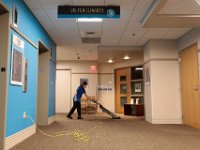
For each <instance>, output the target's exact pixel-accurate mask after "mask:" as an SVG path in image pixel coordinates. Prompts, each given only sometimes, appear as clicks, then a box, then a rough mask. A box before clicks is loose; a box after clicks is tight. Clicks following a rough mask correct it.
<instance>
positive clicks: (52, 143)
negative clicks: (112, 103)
mask: <svg viewBox="0 0 200 150" xmlns="http://www.w3.org/2000/svg"><path fill="white" fill-rule="evenodd" d="M56 118H57V121H56V122H55V123H54V124H52V125H51V126H49V127H41V129H42V130H43V131H45V132H47V133H50V134H53V133H55V132H58V131H63V130H74V129H79V130H83V131H87V130H89V129H91V128H93V127H94V126H96V125H97V124H98V123H97V122H96V121H95V120H100V121H101V122H102V125H100V126H98V127H97V128H96V129H95V130H94V131H93V132H92V133H90V137H91V140H90V141H89V142H87V143H81V142H78V141H76V140H74V139H73V138H72V137H70V136H65V137H58V138H50V137H46V136H44V135H42V134H41V133H39V132H37V134H35V135H33V136H32V137H30V138H29V139H27V140H26V141H24V142H23V143H21V144H19V145H17V146H15V147H14V148H12V150H200V130H198V129H193V128H190V127H186V126H183V125H151V124H149V123H147V122H145V121H144V120H143V119H140V118H135V117H127V116H126V117H125V116H122V119H121V120H112V119H109V118H108V117H107V116H106V115H104V114H98V115H86V116H85V119H84V120H77V119H76V117H75V116H74V119H73V120H69V119H67V118H66V117H65V115H58V116H57V117H56ZM90 119H91V120H90ZM92 119H95V120H92Z"/></svg>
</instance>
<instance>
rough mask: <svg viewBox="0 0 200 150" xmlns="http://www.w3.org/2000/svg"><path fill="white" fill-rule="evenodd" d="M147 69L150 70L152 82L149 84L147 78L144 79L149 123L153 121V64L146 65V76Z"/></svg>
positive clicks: (146, 113)
mask: <svg viewBox="0 0 200 150" xmlns="http://www.w3.org/2000/svg"><path fill="white" fill-rule="evenodd" d="M147 68H148V69H149V75H150V82H148V83H147V81H146V78H144V88H145V90H144V100H145V118H146V120H147V121H148V122H151V120H152V114H153V113H152V107H151V106H152V94H151V81H152V78H151V77H152V76H151V63H146V64H145V65H144V72H145V74H146V70H147Z"/></svg>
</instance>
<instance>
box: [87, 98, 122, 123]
mask: <svg viewBox="0 0 200 150" xmlns="http://www.w3.org/2000/svg"><path fill="white" fill-rule="evenodd" d="M90 101H91V102H93V103H95V104H97V105H99V108H100V109H101V110H102V112H104V113H106V114H108V115H109V116H111V118H112V119H121V117H120V116H117V115H116V114H114V113H112V112H110V111H109V110H108V109H106V108H105V107H103V106H102V105H101V104H100V103H98V102H97V101H95V100H93V99H92V100H90Z"/></svg>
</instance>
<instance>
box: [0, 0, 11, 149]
mask: <svg viewBox="0 0 200 150" xmlns="http://www.w3.org/2000/svg"><path fill="white" fill-rule="evenodd" d="M0 23H1V25H0V89H1V91H0V149H4V139H5V122H6V121H5V118H6V100H7V87H8V60H9V59H8V58H9V50H8V44H9V12H8V10H7V9H6V8H5V7H4V6H3V4H1V2H0Z"/></svg>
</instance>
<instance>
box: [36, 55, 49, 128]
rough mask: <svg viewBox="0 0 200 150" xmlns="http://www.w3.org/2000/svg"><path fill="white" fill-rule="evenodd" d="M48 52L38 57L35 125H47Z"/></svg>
mask: <svg viewBox="0 0 200 150" xmlns="http://www.w3.org/2000/svg"><path fill="white" fill-rule="evenodd" d="M49 59H50V54H49V52H46V53H42V54H40V55H39V63H38V64H39V66H38V97H37V125H48V99H49V89H48V88H49Z"/></svg>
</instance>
